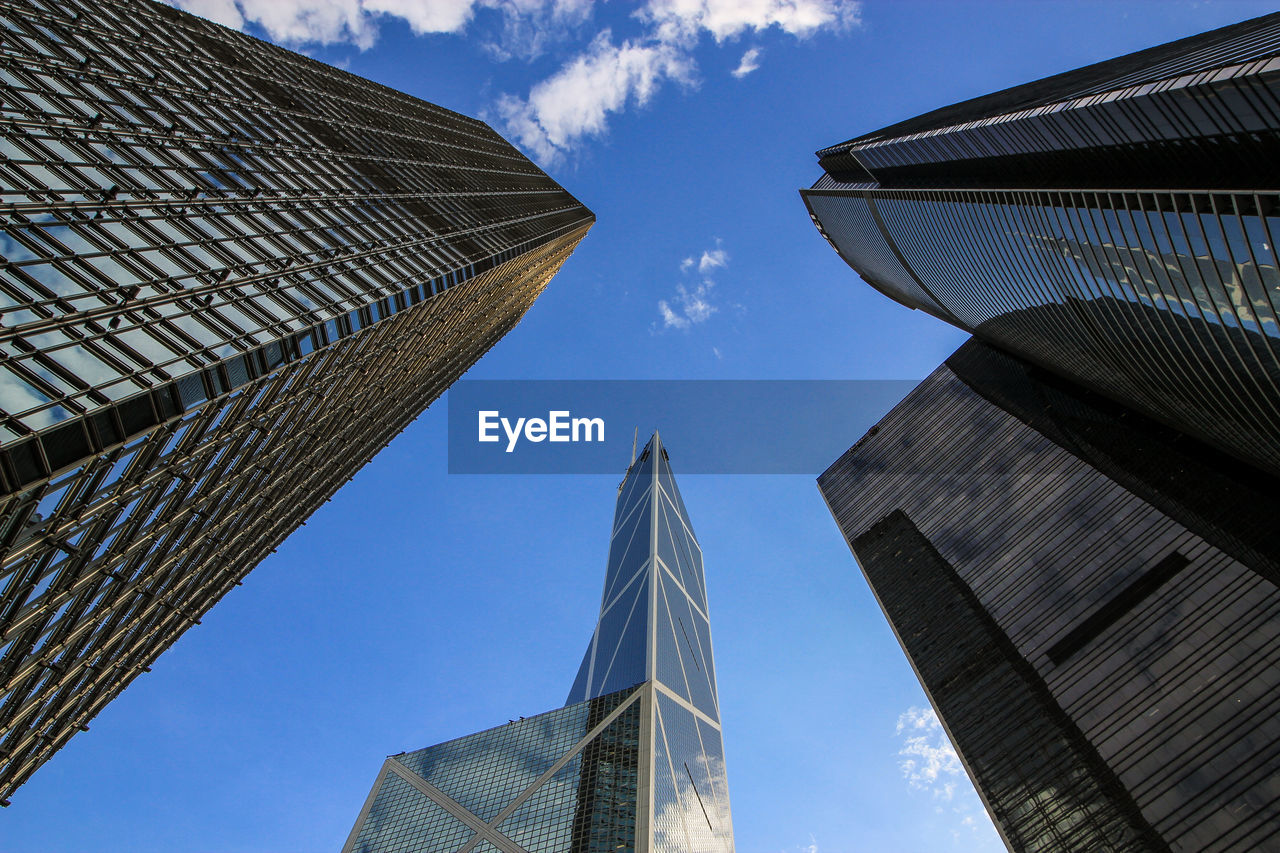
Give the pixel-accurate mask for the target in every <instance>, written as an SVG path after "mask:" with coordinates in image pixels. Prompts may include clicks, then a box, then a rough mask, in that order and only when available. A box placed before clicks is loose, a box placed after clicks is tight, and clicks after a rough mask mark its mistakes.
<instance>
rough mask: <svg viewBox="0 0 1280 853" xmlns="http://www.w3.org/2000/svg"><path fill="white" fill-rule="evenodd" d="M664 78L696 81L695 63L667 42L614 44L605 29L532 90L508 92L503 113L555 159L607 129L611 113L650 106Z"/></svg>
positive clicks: (524, 139) (523, 138)
mask: <svg viewBox="0 0 1280 853" xmlns="http://www.w3.org/2000/svg"><path fill="white" fill-rule="evenodd" d="M664 80H678V81H681V82H685V83H689V82H691V81H692V64H691V62H690V61H689V59H688V57H686V56H684V55H683V54H681V53H680V52H679V51H677V50H676V49H675V48H673V47H671V46H669V45H663V44H641V43H637V42H632V41H629V40H628V41H623V42H622V43H621V44H614V43H613V40H612V34H611V33H610V31H609V30H604V31H603V32H601V33H600V34H599V35H597V36H596V38H595V41H593V42H592V43H591V46H590V47H589V48H587V51H586V52H585V53H583V54H581V55H579V56H578V57H577V58H575V59H574V60H573V61H572V62H570V63H569V64H567V65H565V66H564V67H563V68H561V69H560V70H559V71H558V72H556V73H555V74H554V75H553V76H551V77H550V78H548V79H546V80H543V81H542V82H541V83H538V84H537V85H536V86H534V87H533V89H532V91H530V92H529V97H528V99H527V100H521V99H519V98H514V97H511V96H509V95H504V96H503V97H502V98H501V99H500V100H499V101H498V113H499V115H500V116H501V117H502V120H503V121H504V123H505V124H506V126H507V130H508V131H509V132H510V133H511V134H512V135H513V136H515V137H516V139H517V140H518V141H519V142H520V143H521V144H522V145H524V146H525V147H527V148H528V149H529V150H530V151H532V152H533V153H534V154H535V155H536V156H537V157H539V158H541V159H543V160H544V161H554V160H555V159H556V158H557V157H559V156H560V155H562V154H563V153H565V152H566V151H567V150H568V149H569V148H571V147H572V146H573V145H574V143H576V142H577V141H578V140H579V139H581V138H582V137H585V136H597V135H599V134H602V133H604V131H605V129H606V126H607V118H608V115H609V114H610V113H617V112H621V111H622V110H623V109H624V108H625V107H626V106H627V105H629V104H635V105H637V106H644V105H645V104H647V103H648V102H649V99H650V98H652V97H653V94H654V92H655V91H657V89H658V86H659V85H660V84H661V83H662V82H663V81H664Z"/></svg>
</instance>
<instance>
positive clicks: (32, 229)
mask: <svg viewBox="0 0 1280 853" xmlns="http://www.w3.org/2000/svg"><path fill="white" fill-rule="evenodd" d="M0 36H3V40H4V41H3V46H2V47H0V50H2V51H3V59H4V72H3V74H2V75H0V77H2V78H3V80H2V81H0V82H2V83H3V105H2V106H0V185H2V189H0V194H2V195H3V204H4V219H3V229H2V231H0V255H2V256H3V258H2V260H3V263H2V264H0V315H2V316H0V487H2V488H3V496H2V497H0V697H2V698H0V799H3V798H4V797H7V796H8V795H9V794H10V793H11V792H12V791H13V790H14V789H15V788H16V787H17V786H18V785H20V784H22V782H23V781H24V780H25V779H26V778H27V777H28V776H29V775H30V774H31V773H32V772H33V771H34V770H35V769H36V768H37V767H38V766H39V765H40V764H41V763H42V762H43V761H45V760H46V759H47V758H48V757H49V756H50V755H51V754H52V753H53V752H54V751H56V750H57V749H58V748H59V747H61V746H62V745H63V744H64V743H66V741H67V739H68V738H70V737H71V736H72V734H74V733H75V732H76V731H78V730H80V729H83V728H84V727H85V726H86V724H87V723H88V721H89V720H90V719H91V718H92V717H93V716H94V715H95V714H96V713H97V712H98V711H99V710H100V709H101V708H102V707H103V706H104V705H105V704H106V703H107V702H109V701H110V700H111V699H112V698H113V697H114V696H115V695H116V694H118V693H119V692H120V690H122V689H123V688H124V687H125V686H126V685H127V684H128V683H129V682H130V681H131V680H132V679H133V678H135V677H136V676H137V675H138V674H139V673H141V672H143V671H145V670H146V668H147V667H148V665H149V664H150V663H151V662H152V661H153V660H154V659H155V658H156V657H157V656H158V655H159V654H160V653H161V652H163V651H164V650H165V649H166V648H168V646H169V645H170V644H172V643H173V642H174V641H175V640H176V639H177V638H178V636H179V635H181V633H182V632H183V631H184V630H186V629H187V628H188V627H189V626H191V625H193V624H196V623H197V622H198V621H199V619H200V617H201V615H202V614H203V613H204V612H205V611H206V610H208V609H209V608H210V607H211V606H212V605H213V604H215V603H216V602H217V601H218V600H219V599H220V598H221V597H222V596H223V595H224V594H226V592H227V591H228V590H230V589H231V588H232V587H233V586H235V585H237V584H238V583H239V582H240V580H241V579H242V578H243V577H244V576H245V575H246V574H247V573H248V572H249V571H250V570H251V569H252V568H253V566H254V565H255V564H256V563H258V562H259V561H260V560H261V559H262V558H263V557H264V556H266V555H267V554H268V553H270V552H271V550H272V549H273V548H274V547H275V546H276V545H277V544H279V543H280V542H281V541H282V540H283V539H284V538H285V537H286V536H287V535H288V534H289V533H290V532H291V531H292V530H293V529H294V528H295V527H296V526H298V525H299V524H300V523H302V521H303V520H304V519H306V517H307V516H308V515H310V514H311V512H312V511H314V510H315V509H316V508H317V507H318V506H320V505H321V504H322V503H323V502H324V501H326V500H328V498H329V497H330V496H331V495H332V494H333V493H334V492H335V491H337V489H338V488H339V487H340V486H341V485H342V484H343V483H344V482H346V481H347V480H348V479H350V478H351V477H352V476H353V475H354V474H355V472H356V471H358V470H359V469H360V468H361V467H362V466H363V465H364V464H365V463H366V462H367V461H368V460H369V459H370V458H372V456H373V455H374V454H375V453H376V452H377V451H378V450H379V449H380V448H381V447H383V446H385V445H386V444H387V442H389V441H390V440H391V439H392V438H393V437H394V436H395V435H396V434H397V433H399V432H400V431H401V430H403V429H404V428H405V427H406V426H407V425H408V424H409V422H410V421H412V420H413V419H414V418H415V417H417V415H418V414H419V413H421V412H422V410H423V409H424V408H425V407H426V406H427V405H428V404H429V403H430V402H431V401H432V400H434V399H435V398H436V397H438V396H439V395H440V393H441V392H443V391H444V389H445V388H447V387H448V386H449V384H450V383H451V382H452V381H453V380H454V379H456V378H457V377H458V376H459V375H461V374H462V372H463V371H465V370H466V369H467V368H468V367H469V366H470V365H471V364H473V363H474V362H475V360H476V359H478V358H479V357H480V356H481V355H483V354H484V353H485V352H486V351H487V350H488V349H489V348H490V347H492V346H493V345H494V344H495V343H496V342H497V341H498V340H499V339H500V338H501V337H502V336H503V335H504V334H505V333H506V332H507V331H509V330H510V329H512V328H513V327H514V326H515V324H516V323H517V322H518V321H519V320H520V318H521V316H522V315H523V314H524V312H525V311H526V310H527V309H528V308H529V306H530V305H531V304H532V303H533V301H534V299H535V298H536V297H537V296H538V294H539V293H540V292H541V290H542V289H543V288H544V287H545V286H546V284H547V282H548V281H549V280H550V278H551V277H552V276H553V275H554V274H555V272H556V270H557V269H558V268H559V267H560V265H561V264H562V263H563V262H564V260H565V259H566V258H567V257H568V256H569V254H570V253H571V252H572V251H573V248H574V247H575V246H576V245H577V243H578V241H579V240H581V238H582V237H583V235H584V234H585V233H586V231H587V229H588V228H589V227H590V225H591V223H592V222H593V219H594V217H593V216H592V214H591V213H590V211H588V210H587V209H586V208H585V207H583V206H582V205H581V204H580V203H579V202H578V201H577V200H576V199H575V198H574V197H573V196H571V195H570V194H569V193H567V192H566V191H565V190H564V189H562V188H561V187H560V186H558V185H557V184H556V183H555V182H554V181H552V180H551V179H550V178H549V177H548V176H547V175H546V174H544V173H543V172H542V171H541V170H539V169H538V168H537V167H536V166H534V165H533V164H532V163H531V162H530V161H529V160H528V159H526V158H525V157H524V156H522V155H521V154H520V153H519V152H518V151H517V150H516V149H514V148H513V147H512V146H511V145H510V144H508V143H507V142H506V141H504V140H503V139H502V138H501V137H499V136H498V135H497V134H496V133H494V131H493V130H491V129H490V128H489V127H487V126H486V125H485V124H483V123H482V122H479V121H476V120H474V119H470V118H466V117H465V116H461V115H458V114H456V113H453V112H451V111H449V110H446V109H442V108H440V107H436V106H433V105H431V104H428V103H425V102H423V101H420V100H418V99H416V98H412V97H409V96H407V95H404V94H401V93H398V92H395V91H392V90H390V89H387V88H385V87H383V86H379V85H377V84H374V83H371V82H369V81H367V80H362V79H360V78H357V77H355V76H353V75H351V74H347V73H345V72H343V71H339V70H337V69H334V68H331V67H329V66H326V65H324V64H322V63H319V62H316V61H314V60H311V59H308V58H306V57H304V56H300V55H298V54H295V53H291V52H289V51H286V50H283V49H280V48H277V47H274V46H272V45H269V44H265V43H263V42H260V41H258V40H256V39H253V38H250V37H248V36H245V35H242V34H240V33H236V32H232V31H230V30H227V29H224V28H222V27H219V26H217V25H215V24H211V23H209V22H207V21H204V20H202V19H199V18H196V17H194V16H191V15H187V14H185V13H182V12H179V11H177V10H175V9H172V8H170V7H168V6H164V5H160V4H156V3H143V2H134V3H130V2H124V0H94V2H87V0H68V2H61V0H60V2H58V3H53V2H48V0H24V2H22V3H12V2H0Z"/></svg>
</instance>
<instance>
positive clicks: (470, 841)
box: [343, 433, 733, 853]
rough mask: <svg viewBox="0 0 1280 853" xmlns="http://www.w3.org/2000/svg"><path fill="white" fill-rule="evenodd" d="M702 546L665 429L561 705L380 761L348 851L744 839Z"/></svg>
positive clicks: (460, 851) (522, 850)
mask: <svg viewBox="0 0 1280 853" xmlns="http://www.w3.org/2000/svg"><path fill="white" fill-rule="evenodd" d="M707 614H708V611H707V593H706V579H705V575H704V574H703V568H702V549H701V548H700V547H699V546H698V541H697V539H696V538H695V536H694V533H693V527H692V526H691V525H690V523H689V516H688V514H687V513H686V511H685V507H684V501H683V500H682V499H681V497H680V490H679V489H678V488H677V487H676V483H675V479H674V477H673V476H672V473H671V467H670V463H669V460H668V457H667V452H666V450H665V449H664V448H663V446H662V442H661V440H660V439H659V437H658V435H657V434H656V433H655V434H654V436H653V438H652V439H650V441H649V444H648V445H647V446H646V447H645V449H644V452H643V453H642V454H641V455H640V457H639V459H637V460H636V461H635V462H634V463H633V464H632V466H631V467H630V469H628V471H627V476H626V478H625V479H624V480H623V482H622V485H621V486H620V487H619V490H618V504H617V509H616V511H615V513H614V522H613V533H612V537H611V539H610V544H609V562H608V567H607V569H606V572H605V582H604V593H603V595H602V596H601V602H600V615H599V619H598V621H597V624H596V629H595V632H594V633H593V634H592V637H591V641H590V643H589V644H588V645H587V651H586V654H585V655H584V656H583V659H582V665H581V666H580V667H579V669H578V676H577V678H576V679H575V680H574V683H573V687H572V689H571V690H570V691H569V697H568V700H567V702H566V704H565V706H564V707H563V708H560V709H559V710H555V711H549V712H547V713H545V714H540V715H538V716H536V717H527V718H521V719H520V720H518V721H516V722H512V723H508V724H507V725H504V726H499V727H497V728H494V729H489V730H488V731H483V732H480V733H478V734H474V735H469V736H468V737H464V738H460V739H458V740H453V741H449V742H447V743H442V744H439V745H437V746H432V747H428V748H426V749H420V750H417V751H416V752H409V753H400V754H399V755H394V756H391V757H390V758H388V759H387V760H386V762H385V763H384V764H383V766H382V769H381V770H380V771H379V773H378V779H377V781H376V782H375V783H374V786H373V789H372V790H371V791H370V792H369V798H368V800H367V801H366V802H365V806H364V809H363V810H362V811H361V813H360V816H359V817H358V818H357V820H356V824H355V827H354V828H353V829H352V830H351V835H350V837H349V838H348V840H347V844H346V847H344V848H343V849H344V853H346V852H347V851H353V853H378V852H379V851H391V850H405V849H412V850H421V851H439V853H445V851H457V853H471V851H484V853H493V851H495V850H496V851H502V853H597V852H598V853H604V851H617V850H634V851H639V852H640V853H650V851H651V852H652V853H693V851H707V853H712V851H723V853H728V851H732V850H733V825H732V821H731V818H730V813H729V789H728V782H727V778H726V776H725V767H724V745H723V741H722V739H721V734H720V704H719V700H718V698H717V693H716V679H715V661H714V657H713V655H712V651H711V628H710V622H709V620H708V615H707Z"/></svg>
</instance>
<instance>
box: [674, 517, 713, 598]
mask: <svg viewBox="0 0 1280 853" xmlns="http://www.w3.org/2000/svg"><path fill="white" fill-rule="evenodd" d="M673 540H674V544H675V551H676V558H677V559H678V560H679V561H680V568H681V575H682V576H683V578H684V587H685V589H686V590H688V592H689V595H690V596H691V597H692V598H693V600H694V602H695V603H697V605H698V606H699V607H700V608H702V612H703V613H706V612H707V581H706V577H705V575H704V574H703V572H702V549H701V548H699V547H698V543H697V542H696V541H695V540H694V539H693V537H691V536H690V535H689V534H688V532H687V531H686V532H685V533H684V534H683V535H677V536H674V537H673Z"/></svg>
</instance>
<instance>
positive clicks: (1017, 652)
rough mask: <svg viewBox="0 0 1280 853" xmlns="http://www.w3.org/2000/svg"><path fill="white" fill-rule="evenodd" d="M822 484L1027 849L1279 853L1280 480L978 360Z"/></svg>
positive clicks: (974, 355)
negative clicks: (1279, 526) (1263, 852)
mask: <svg viewBox="0 0 1280 853" xmlns="http://www.w3.org/2000/svg"><path fill="white" fill-rule="evenodd" d="M818 483H819V487H820V489H821V491H822V494H823V497H824V498H825V499H826V501H827V504H828V506H829V507H830V509H831V512H832V515H834V517H835V519H836V522H837V523H838V524H839V526H840V529H841V531H842V532H843V534H844V536H845V538H846V540H847V541H848V543H849V546H850V547H851V548H852V550H853V552H854V554H855V556H856V557H857V559H858V563H859V564H860V565H861V567H862V572H863V574H864V576H865V577H866V580H867V582H868V584H869V585H870V586H871V588H872V590H873V591H874V592H875V595H876V599H877V601H878V602H879V603H880V607H881V609H882V610H883V611H884V613H885V616H886V617H887V618H888V619H889V622H890V623H891V624H892V626H893V630H894V633H895V634H896V635H897V638H898V641H899V643H900V644H901V645H902V648H903V650H904V651H905V652H906V653H907V656H908V657H909V658H910V659H911V663H912V666H913V667H914V668H915V671H916V674H917V675H918V677H919V678H920V682H921V684H922V685H923V686H924V688H925V691H926V693H928V695H929V699H930V701H931V702H932V703H933V705H934V707H935V708H936V709H937V711H938V715H939V718H940V719H941V720H942V722H943V725H944V726H945V727H946V730H947V732H948V734H949V736H950V737H951V739H952V742H953V743H954V744H955V747H956V751H957V752H958V753H959V755H960V756H961V759H962V760H963V762H964V765H965V767H966V769H967V770H968V772H969V775H970V776H971V777H972V778H973V780H974V783H975V785H976V787H977V789H978V791H979V793H980V794H981V795H982V797H983V799H984V800H985V802H986V805H987V808H988V811H989V812H990V814H991V816H992V817H993V819H994V820H995V823H996V826H997V827H998V828H999V830H1000V832H1001V834H1002V835H1003V836H1004V838H1005V840H1006V842H1007V843H1008V844H1009V846H1010V847H1011V848H1012V849H1014V850H1019V851H1024V850H1038V851H1063V853H1066V851H1078V850H1108V851H1154V850H1214V851H1259V850H1276V849H1280V848H1277V846H1276V845H1277V843H1278V842H1277V838H1276V835H1275V827H1276V825H1277V823H1278V822H1280V787H1278V785H1280V776H1278V775H1277V772H1276V771H1277V768H1280V690H1277V687H1278V686H1280V588H1278V587H1277V584H1280V538H1277V535H1276V525H1275V518H1276V517H1277V515H1276V514H1277V513H1278V512H1280V489H1277V488H1276V482H1275V480H1274V479H1272V478H1270V477H1268V476H1266V475H1263V474H1260V473H1259V472H1258V471H1257V470H1256V469H1252V468H1250V467H1249V466H1246V465H1243V464H1241V463H1239V462H1237V461H1236V460H1234V459H1231V458H1230V457H1228V456H1226V455H1224V454H1222V453H1221V452H1219V451H1217V450H1215V449H1213V448H1210V447H1208V446H1207V445H1204V444H1202V443H1200V442H1197V441H1194V440H1192V439H1188V438H1187V437H1186V436H1183V435H1180V434H1179V433H1177V432H1175V431H1173V430H1169V429H1167V428H1165V427H1163V426H1162V425H1160V424H1157V423H1154V422H1152V421H1149V420H1147V419H1146V418H1144V417H1143V416H1141V415H1137V414H1135V413H1133V412H1131V411H1128V410H1126V409H1125V408H1123V407H1121V406H1118V405H1116V404H1114V403H1112V402H1111V401H1110V400H1108V399H1107V398H1105V397H1102V396H1100V395H1097V394H1094V393H1092V392H1089V391H1086V390H1083V389H1081V388H1079V387H1078V386H1075V385H1072V384H1071V383H1067V382H1063V381H1062V380H1060V379H1058V378H1057V377H1056V376H1054V375H1053V374H1051V373H1048V372H1047V371H1044V370H1041V369H1039V368H1037V367H1035V366H1033V365H1030V364H1028V363H1027V362H1025V361H1023V360H1021V359H1018V358H1016V357H1013V356H1010V355H1007V354H1005V353H1002V352H1000V351H999V350H997V349H995V348H992V347H990V346H988V345H986V344H982V343H980V342H978V341H974V340H971V341H970V342H969V343H967V344H965V345H964V346H962V347H961V348H960V349H959V350H958V351H957V352H956V353H955V354H954V355H952V356H951V357H950V358H949V359H947V361H946V363H945V364H944V365H943V366H941V367H939V368H938V369H937V370H936V371H935V372H934V373H933V374H932V375H931V376H930V377H929V378H928V379H926V380H925V381H924V382H923V383H921V385H920V386H919V387H918V388H916V389H915V390H914V391H913V392H912V393H911V394H910V395H908V396H907V397H906V399H904V400H903V401H902V403H901V404H899V405H898V406H897V407H896V408H894V409H893V411H891V412H890V413H889V414H888V415H887V416H886V417H885V418H884V419H883V420H882V421H881V422H880V423H879V424H877V425H876V426H875V427H873V428H872V429H871V430H870V431H869V432H868V433H867V435H866V436H864V437H863V438H862V440H860V441H859V442H858V443H857V444H855V445H854V446H853V447H852V448H851V449H850V450H849V451H848V452H847V453H845V454H844V455H843V456H842V457H841V458H840V459H839V460H838V461H837V462H836V463H835V464H833V465H832V466H831V468H829V469H828V470H827V471H826V472H825V473H824V474H823V475H822V476H821V477H820V478H819V481H818Z"/></svg>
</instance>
